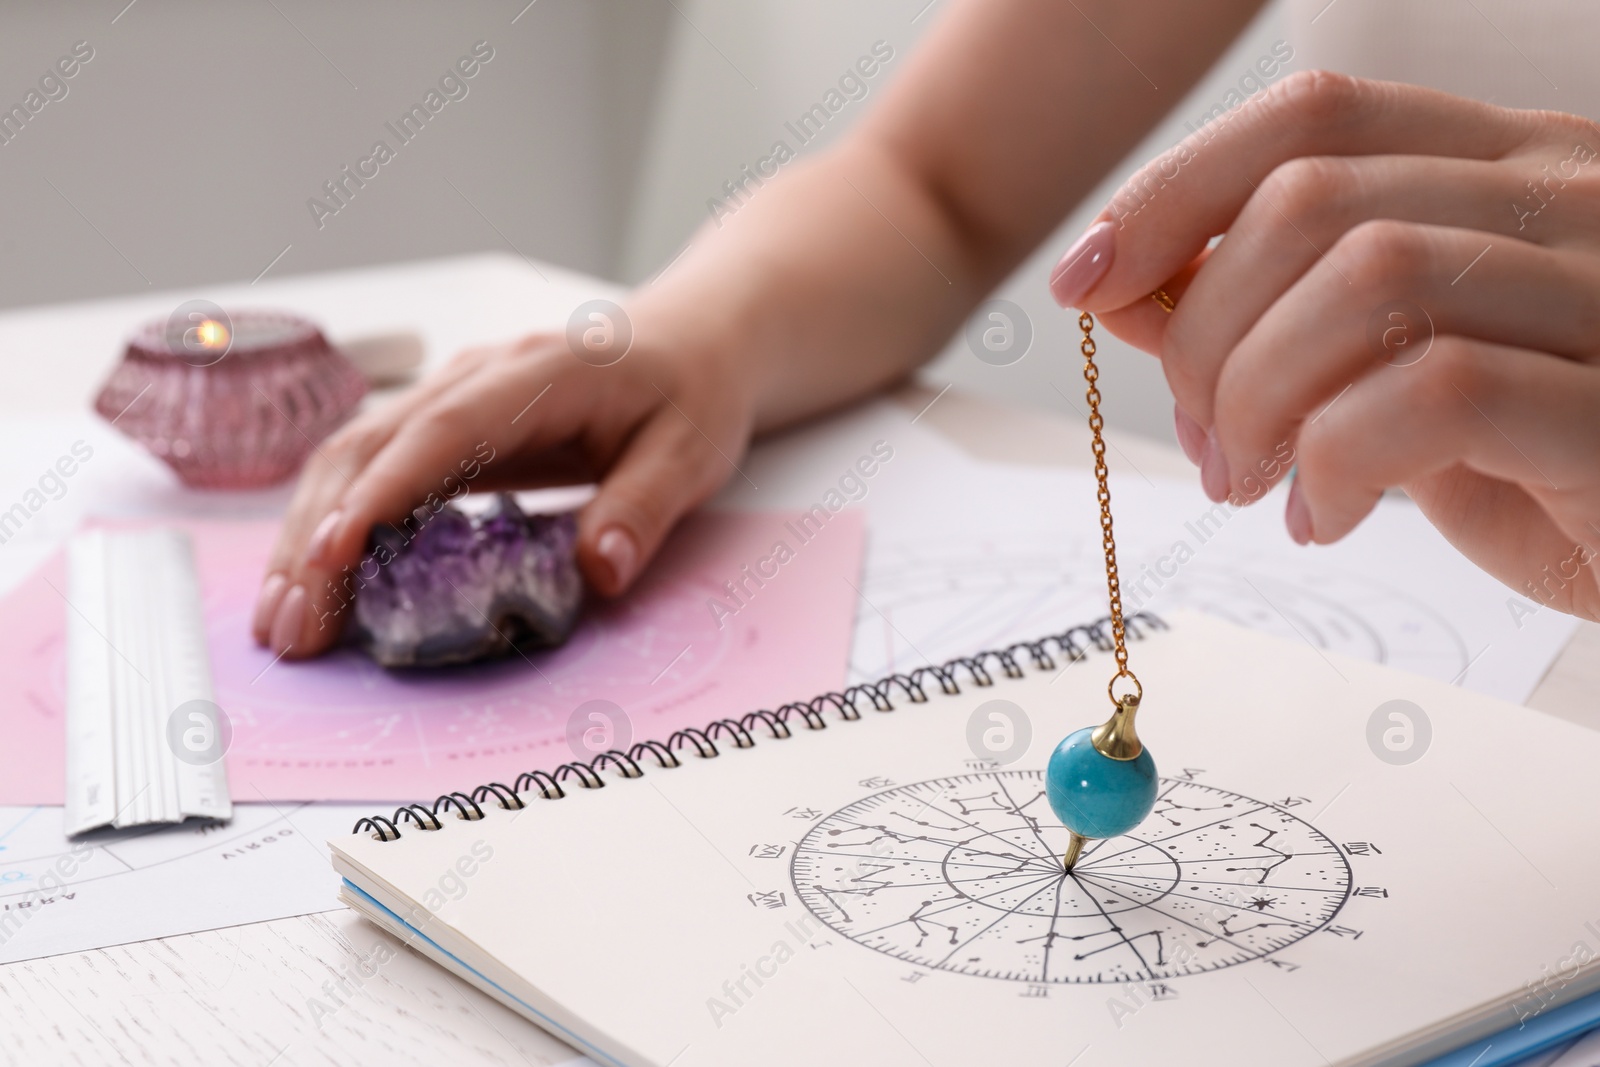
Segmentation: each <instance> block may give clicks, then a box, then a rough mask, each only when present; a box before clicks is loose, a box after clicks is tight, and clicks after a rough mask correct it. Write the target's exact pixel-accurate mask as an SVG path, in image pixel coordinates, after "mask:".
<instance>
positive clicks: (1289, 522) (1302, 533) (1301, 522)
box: [1283, 478, 1311, 545]
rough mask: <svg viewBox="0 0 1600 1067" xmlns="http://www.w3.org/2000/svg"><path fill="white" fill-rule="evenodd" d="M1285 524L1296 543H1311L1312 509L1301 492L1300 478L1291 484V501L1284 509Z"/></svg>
mask: <svg viewBox="0 0 1600 1067" xmlns="http://www.w3.org/2000/svg"><path fill="white" fill-rule="evenodd" d="M1283 524H1284V525H1285V526H1287V527H1288V528H1289V536H1290V537H1292V538H1294V543H1295V544H1297V545H1309V544H1310V543H1311V509H1310V508H1308V507H1306V498H1305V496H1304V495H1303V494H1302V493H1301V492H1300V479H1299V478H1296V479H1295V480H1294V482H1293V483H1292V484H1291V485H1290V486H1289V503H1288V504H1287V505H1285V507H1284V509H1283Z"/></svg>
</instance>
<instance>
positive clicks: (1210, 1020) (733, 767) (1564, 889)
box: [330, 614, 1600, 1067]
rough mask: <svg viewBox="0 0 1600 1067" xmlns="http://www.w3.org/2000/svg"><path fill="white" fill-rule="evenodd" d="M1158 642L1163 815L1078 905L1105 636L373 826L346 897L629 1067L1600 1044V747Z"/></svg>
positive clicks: (1167, 636) (1434, 1053)
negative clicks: (1049, 786) (1581, 1038)
mask: <svg viewBox="0 0 1600 1067" xmlns="http://www.w3.org/2000/svg"><path fill="white" fill-rule="evenodd" d="M1131 627H1132V630H1133V633H1134V636H1135V637H1136V638H1137V640H1136V641H1134V642H1133V643H1132V644H1131V645H1130V652H1131V653H1132V664H1133V666H1134V667H1135V669H1136V670H1137V671H1138V673H1139V676H1140V678H1141V679H1142V681H1143V683H1144V689H1145V693H1146V700H1145V706H1144V709H1143V710H1142V712H1141V715H1140V720H1141V732H1142V735H1143V737H1144V739H1145V742H1146V744H1147V745H1148V746H1149V747H1150V750H1151V751H1152V753H1153V754H1154V756H1155V758H1156V761H1157V764H1158V766H1159V767H1160V770H1161V773H1162V788H1161V792H1160V799H1159V800H1158V802H1157V804H1156V807H1155V810H1154V811H1153V812H1152V813H1151V815H1150V816H1149V818H1147V819H1146V820H1145V822H1144V823H1143V824H1142V825H1141V826H1140V827H1139V828H1138V829H1137V830H1135V831H1134V832H1133V833H1131V834H1129V835H1127V836H1125V837H1121V838H1115V839H1112V840H1108V841H1103V842H1095V843H1093V844H1091V846H1090V847H1089V849H1087V850H1086V852H1085V855H1084V857H1083V859H1082V860H1081V861H1080V863H1079V865H1078V866H1077V867H1076V868H1075V869H1074V871H1073V872H1072V873H1071V874H1070V875H1067V874H1066V873H1065V872H1064V871H1063V869H1062V865H1061V861H1060V856H1061V853H1062V851H1063V850H1064V849H1065V847H1066V841H1067V832H1066V830H1065V829H1064V828H1063V827H1061V826H1060V825H1059V823H1057V822H1056V821H1055V819H1054V818H1053V817H1052V815H1051V813H1050V811H1049V808H1048V805H1047V803H1046V802H1045V800H1044V798H1043V781H1042V772H1043V767H1044V764H1045V761H1046V759H1047V757H1048V754H1049V752H1050V750H1051V748H1052V747H1053V745H1054V743H1055V741H1056V740H1057V739H1058V738H1060V737H1062V736H1063V735H1065V734H1066V733H1068V732H1070V731H1071V730H1073V729H1076V728H1079V727H1081V726H1084V725H1087V724H1090V723H1093V722H1096V721H1098V720H1100V719H1102V718H1104V716H1105V715H1106V713H1107V711H1108V710H1109V707H1110V704H1109V702H1108V700H1107V697H1106V688H1105V687H1106V680H1107V678H1108V676H1109V674H1110V673H1111V666H1110V665H1111V658H1110V656H1109V655H1107V654H1105V649H1106V647H1107V645H1108V641H1107V635H1106V631H1105V626H1104V624H1103V623H1101V624H1096V625H1090V626H1086V627H1079V628H1075V629H1073V630H1070V631H1068V632H1066V633H1064V634H1061V635H1058V636H1054V637H1051V638H1048V639H1046V640H1042V641H1039V642H1034V643H1025V644H1021V645H1017V646H1013V647H1011V648H1009V649H1005V650H1003V651H994V652H986V653H982V654H977V655H973V656H971V657H969V658H964V659H960V660H957V661H954V662H952V663H949V664H945V665H943V666H939V667H929V668H925V669H922V670H919V671H915V672H912V673H910V674H907V675H896V676H894V677H892V678H888V679H884V680H883V681H881V682H879V683H877V684H874V685H865V686H858V687H855V688H852V689H850V690H847V691H846V692H843V693H831V694H827V695H824V696H821V697H818V698H816V699H814V700H811V701H809V702H806V703H794V704H788V705H784V706H782V707H779V708H777V710H775V711H765V710H764V711H757V712H753V713H751V714H750V715H747V716H745V717H743V718H742V719H739V720H728V721H723V722H717V723H712V724H710V725H709V726H708V727H707V728H705V729H704V730H685V731H682V732H680V733H678V734H675V735H673V736H672V737H671V738H668V739H664V740H662V741H659V742H646V743H642V744H640V745H636V746H634V748H633V749H632V750H631V751H630V752H628V753H620V752H618V753H610V754H607V755H605V756H602V757H601V758H600V759H598V760H596V761H595V762H594V764H592V765H584V764H569V765H566V766H564V767H561V768H559V769H555V770H553V771H551V772H548V773H546V772H543V771H533V772H529V773H526V774H524V775H522V776H521V777H520V778H515V779H513V780H511V781H510V782H509V783H494V784H488V785H484V786H481V787H479V788H477V789H476V790H473V791H471V792H463V793H457V794H451V795H450V796H447V797H441V798H440V799H439V800H438V801H437V802H436V803H434V804H433V805H428V806H423V805H416V806H411V807H407V808H402V809H400V810H398V811H396V812H395V813H393V814H392V815H383V816H374V817H372V818H369V819H365V820H362V822H361V823H360V824H359V825H358V826H357V827H356V832H354V833H353V834H351V835H350V836H348V837H344V838H339V839H336V840H334V841H332V842H330V845H331V847H332V850H333V854H334V864H335V866H336V868H337V869H338V870H339V872H340V873H341V874H342V875H343V877H344V878H345V880H346V881H345V886H344V890H343V896H344V899H345V900H346V901H347V902H348V903H349V904H350V905H351V906H352V907H354V908H355V909H357V910H358V911H360V912H361V913H363V914H364V915H366V916H367V917H368V918H370V919H371V920H373V921H374V922H376V923H378V924H379V925H381V926H383V927H385V928H387V929H388V930H390V931H392V932H394V933H395V934H397V935H398V936H400V937H401V938H403V939H404V940H406V941H407V942H408V943H409V944H411V945H412V946H413V947H414V948H415V949H416V950H417V951H419V952H422V953H423V954H425V955H427V956H428V957H429V958H431V959H433V960H435V961H436V962H438V963H440V964H441V965H442V966H445V967H447V968H448V969H450V970H451V971H453V972H454V973H456V974H457V975H459V976H461V977H462V978H464V979H466V980H467V981H469V982H471V983H472V984H473V985H475V986H477V987H478V988H480V989H482V990H483V991H485V992H486V993H488V994H489V995H491V996H493V997H495V998H496V999H498V1000H500V1001H502V1002H503V1003H505V1004H506V1005H507V1006H509V1007H511V1008H512V1009H514V1010H516V1011H519V1012H521V1013H522V1014H523V1015H525V1016H526V1017H527V1018H528V1019H530V1020H532V1021H533V1022H535V1023H537V1024H538V1025H540V1026H542V1027H545V1028H546V1029H548V1030H549V1031H550V1032H552V1033H554V1034H556V1035H557V1036H559V1037H561V1038H563V1039H565V1040H567V1041H569V1042H571V1043H572V1044H573V1045H574V1046H576V1047H578V1048H581V1049H582V1050H584V1051H585V1052H587V1053H588V1055H589V1056H591V1057H592V1058H593V1059H594V1060H596V1061H597V1062H599V1063H603V1064H615V1065H625V1067H645V1065H654V1067H664V1065H668V1064H671V1065H673V1067H697V1065H705V1067H713V1065H714V1067H733V1065H740V1067H743V1065H748V1064H757V1063H759V1064H763V1065H769V1067H816V1065H819V1064H831V1063H841V1064H843V1063H849V1064H873V1065H874V1067H901V1065H904V1067H929V1065H933V1067H946V1065H951V1067H956V1065H968V1064H987V1063H1006V1064H1035V1063H1055V1064H1068V1063H1072V1064H1078V1065H1080V1067H1098V1065H1103V1064H1157V1063H1160V1064H1177V1063H1183V1064H1197V1065H1217V1067H1221V1065H1229V1067H1234V1065H1238V1064H1272V1065H1275V1067H1281V1065H1289V1067H1294V1065H1302V1064H1303V1065H1306V1067H1312V1065H1317V1067H1322V1065H1338V1067H1354V1065H1372V1064H1395V1065H1402V1064H1419V1063H1429V1062H1434V1061H1435V1060H1438V1061H1439V1062H1441V1063H1449V1064H1452V1065H1459V1067H1467V1065H1468V1064H1473V1065H1474V1067H1490V1065H1493V1064H1501V1063H1506V1062H1510V1061H1511V1060H1512V1059H1514V1058H1516V1057H1517V1056H1519V1055H1525V1054H1528V1053H1531V1052H1533V1051H1537V1050H1538V1049H1539V1048H1542V1047H1546V1046H1547V1045H1549V1044H1552V1043H1554V1042H1556V1041H1559V1040H1561V1039H1562V1038H1564V1037H1567V1036H1570V1035H1571V1034H1572V1033H1575V1032H1577V1031H1579V1030H1581V1029H1584V1028H1586V1027H1587V1026H1589V1025H1593V1019H1594V1015H1595V1008H1596V1001H1597V1000H1600V996H1591V995H1590V994H1593V993H1594V992H1595V990H1596V989H1597V988H1600V967H1596V966H1594V965H1593V961H1594V960H1596V959H1597V958H1600V892H1597V887H1600V849H1596V848H1595V847H1594V841H1595V837H1596V830H1597V826H1600V819H1597V818H1596V816H1595V814H1594V805H1593V790H1592V788H1591V783H1592V781H1593V776H1594V771H1595V768H1596V767H1600V735H1597V734H1594V733H1591V732H1589V731H1587V730H1585V729H1583V728H1581V727H1578V726H1575V725H1572V724H1570V723H1567V722H1563V721H1559V720H1556V719H1553V718H1548V717H1545V716H1543V715H1541V714H1539V713H1537V712H1533V711H1529V710H1527V709H1524V708H1520V707H1516V706H1513V705H1510V704H1505V703H1502V702H1499V701H1496V700H1494V699H1491V698H1488V697H1483V696H1479V695H1476V694H1472V693H1468V692H1464V691H1462V690H1458V689H1455V688H1452V687H1450V686H1447V685H1444V684H1441V683H1438V682H1435V681H1431V680H1427V679H1422V678H1417V677H1413V676H1410V675H1406V674H1402V673H1399V672H1396V671H1392V670H1389V669H1387V668H1384V667H1381V666H1376V665H1373V664H1368V663H1361V662H1356V661H1354V660H1349V659H1344V658H1341V657H1337V656H1332V655H1325V654H1324V653H1323V652H1321V651H1319V650H1318V649H1316V648H1315V647H1313V646H1311V645H1310V644H1308V643H1303V642H1290V641H1282V640H1279V639H1276V638H1271V637H1267V636H1264V635H1261V634H1257V633H1254V632H1249V631H1245V630H1241V629H1237V628H1234V627H1232V626H1230V625H1228V624H1225V623H1222V622H1219V621H1216V620H1214V619H1210V618H1207V617H1202V616H1198V615H1188V614H1183V615H1174V616H1172V617H1171V618H1170V619H1169V620H1167V622H1166V623H1160V622H1158V621H1157V620H1153V619H1147V618H1137V617H1136V618H1135V619H1133V620H1131ZM1441 1057H1444V1058H1443V1059H1440V1058H1441Z"/></svg>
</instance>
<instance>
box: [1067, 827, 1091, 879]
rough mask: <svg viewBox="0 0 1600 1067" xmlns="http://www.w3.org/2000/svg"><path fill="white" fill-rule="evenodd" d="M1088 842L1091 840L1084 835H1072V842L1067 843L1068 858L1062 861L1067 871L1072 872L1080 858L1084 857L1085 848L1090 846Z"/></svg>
mask: <svg viewBox="0 0 1600 1067" xmlns="http://www.w3.org/2000/svg"><path fill="white" fill-rule="evenodd" d="M1088 842H1089V839H1088V838H1086V837H1084V836H1083V835H1082V834H1079V833H1074V834H1073V835H1072V840H1071V841H1069V842H1067V855H1066V858H1065V859H1064V860H1063V861H1062V862H1063V863H1065V864H1066V865H1067V870H1069V871H1070V870H1072V868H1073V867H1074V866H1076V865H1077V862H1078V857H1079V856H1081V855H1083V846H1084V845H1086V844H1088Z"/></svg>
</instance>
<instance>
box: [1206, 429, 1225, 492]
mask: <svg viewBox="0 0 1600 1067" xmlns="http://www.w3.org/2000/svg"><path fill="white" fill-rule="evenodd" d="M1228 480H1229V479H1228V458H1227V457H1226V456H1224V455H1223V454H1222V446H1221V445H1220V444H1218V443H1217V430H1216V427H1214V426H1213V427H1212V428H1211V432H1210V433H1208V434H1206V445H1205V449H1204V450H1203V451H1202V452H1201V453H1200V486H1201V488H1203V489H1204V490H1205V491H1206V496H1208V497H1210V498H1211V499H1212V500H1214V501H1216V502H1217V503H1218V504H1220V503H1222V502H1223V501H1224V500H1226V499H1228Z"/></svg>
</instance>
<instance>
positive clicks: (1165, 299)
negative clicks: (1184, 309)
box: [1150, 289, 1178, 315]
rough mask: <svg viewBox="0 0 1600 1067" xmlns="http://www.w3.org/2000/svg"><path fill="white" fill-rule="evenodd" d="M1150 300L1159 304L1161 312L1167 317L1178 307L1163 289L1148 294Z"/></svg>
mask: <svg viewBox="0 0 1600 1067" xmlns="http://www.w3.org/2000/svg"><path fill="white" fill-rule="evenodd" d="M1150 299H1151V300H1154V301H1155V302H1156V303H1158V304H1160V305H1161V310H1162V311H1165V312H1166V313H1167V314H1168V315H1170V314H1172V313H1173V311H1175V310H1176V309H1177V307H1178V302H1177V301H1176V300H1174V299H1172V297H1170V296H1168V295H1167V291H1166V290H1165V289H1157V290H1156V291H1155V292H1153V293H1151V294H1150Z"/></svg>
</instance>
